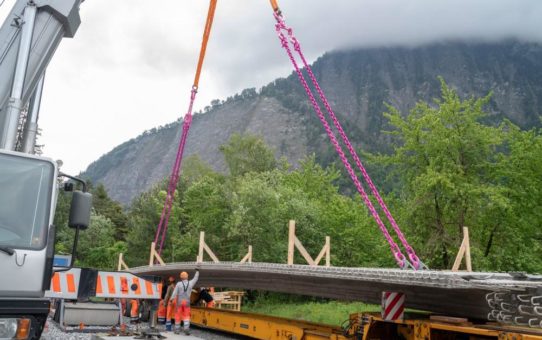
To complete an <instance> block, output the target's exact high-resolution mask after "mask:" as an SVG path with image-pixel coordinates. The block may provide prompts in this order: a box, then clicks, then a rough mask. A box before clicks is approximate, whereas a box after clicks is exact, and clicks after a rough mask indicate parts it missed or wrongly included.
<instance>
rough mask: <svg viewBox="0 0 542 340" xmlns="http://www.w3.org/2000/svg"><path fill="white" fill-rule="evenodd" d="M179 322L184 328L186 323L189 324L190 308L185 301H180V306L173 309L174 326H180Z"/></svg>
mask: <svg viewBox="0 0 542 340" xmlns="http://www.w3.org/2000/svg"><path fill="white" fill-rule="evenodd" d="M181 320H182V321H184V323H185V328H188V327H186V325H187V323H189V322H190V306H189V305H188V302H187V301H186V300H183V301H181V305H180V306H177V308H175V325H180V324H181Z"/></svg>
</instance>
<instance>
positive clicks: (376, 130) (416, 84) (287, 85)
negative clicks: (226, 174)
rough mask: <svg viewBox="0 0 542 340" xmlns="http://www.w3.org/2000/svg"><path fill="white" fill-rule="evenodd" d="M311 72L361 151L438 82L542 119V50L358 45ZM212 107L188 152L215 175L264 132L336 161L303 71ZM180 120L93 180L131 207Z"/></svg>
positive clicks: (168, 151) (152, 179)
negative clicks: (237, 147) (224, 151)
mask: <svg viewBox="0 0 542 340" xmlns="http://www.w3.org/2000/svg"><path fill="white" fill-rule="evenodd" d="M285 62H286V61H285ZM312 67H313V71H314V73H315V75H316V77H317V78H318V80H319V81H320V84H321V86H322V88H323V89H324V92H325V93H326V95H327V96H328V99H329V101H330V103H331V106H332V107H333V108H334V110H335V113H336V114H337V116H338V117H339V119H340V120H341V123H342V125H343V127H344V129H345V130H346V132H347V133H348V135H349V136H350V138H351V139H352V141H353V142H354V144H355V145H356V146H357V147H359V148H363V149H367V150H375V149H383V148H385V141H386V139H385V136H384V135H382V134H381V131H382V130H383V129H385V127H386V121H385V119H384V117H383V116H382V112H384V111H386V106H385V103H388V104H391V105H393V106H395V107H397V108H398V109H400V110H401V111H402V112H403V113H405V114H407V113H408V111H409V109H410V108H412V107H413V106H414V105H415V103H416V102H417V101H420V100H424V101H431V99H432V98H435V97H438V96H439V91H440V84H439V80H438V77H439V76H441V77H443V78H444V80H445V81H446V82H447V83H448V84H449V85H450V86H451V87H453V88H455V89H456V90H457V91H458V93H459V94H460V95H462V96H471V95H474V96H484V95H486V94H487V93H488V92H490V91H491V92H492V93H493V96H492V99H491V102H490V104H489V105H488V107H487V110H488V111H489V112H491V114H492V115H491V119H490V120H493V121H499V120H501V119H502V118H504V117H506V118H508V119H510V120H512V121H513V122H514V123H516V124H518V125H519V126H521V127H523V128H529V127H532V126H539V125H540V122H541V121H540V116H541V115H542V45H539V44H532V43H521V42H517V41H505V42H499V43H465V42H448V43H440V44H430V45H425V46H420V47H387V48H363V49H352V50H344V51H335V52H330V53H326V54H325V55H323V56H322V57H320V58H319V59H318V60H316V61H315V62H314V64H313V66H312ZM205 111H206V112H204V113H198V114H196V115H195V116H194V119H193V123H192V124H193V125H192V128H191V130H190V135H189V137H188V142H187V147H186V150H185V155H186V156H189V155H193V154H197V155H199V156H200V158H201V159H202V160H204V161H205V162H207V163H209V164H210V165H211V166H212V167H213V168H215V169H216V170H219V171H225V170H226V169H225V164H224V159H223V157H222V155H221V154H220V152H219V151H218V147H219V146H220V145H221V144H224V143H225V142H226V141H227V140H228V139H229V136H230V135H231V134H232V133H235V132H238V133H250V134H257V135H261V136H262V137H263V138H264V140H265V141H266V142H267V143H268V144H269V145H271V146H272V147H274V148H275V151H276V155H277V156H279V157H280V156H285V157H286V158H287V159H288V160H289V161H290V162H291V163H293V164H294V165H295V164H297V162H298V160H299V159H300V158H303V156H305V155H307V154H309V153H313V152H314V153H315V154H316V155H317V159H318V160H319V161H320V162H322V163H324V164H327V163H329V162H333V161H336V160H337V156H336V155H335V153H334V152H333V150H332V148H331V146H330V143H329V142H328V140H327V136H326V135H325V132H324V130H323V128H322V127H321V124H320V122H319V120H318V118H317V117H316V115H315V114H314V113H313V112H312V110H311V108H310V103H309V102H308V100H307V99H306V95H305V93H304V90H303V88H302V87H301V86H300V84H299V81H298V79H297V76H296V75H295V74H292V75H290V76H289V77H287V78H280V79H277V80H275V81H273V82H272V83H270V84H268V85H266V86H264V87H262V88H261V89H260V90H259V91H256V90H255V89H246V90H244V91H243V92H242V93H240V94H236V95H235V96H232V97H229V98H228V99H227V100H225V101H219V100H215V101H213V102H212V103H211V106H209V107H208V108H206V110H205ZM180 124H181V122H180V121H177V122H174V123H171V124H169V125H167V126H164V127H160V128H158V129H156V128H155V129H152V130H150V131H147V132H145V133H143V134H142V135H140V136H138V137H137V138H134V139H131V140H129V141H127V142H125V143H123V144H121V145H119V146H117V147H116V148H114V149H113V150H112V151H110V152H109V153H107V154H105V155H103V156H102V157H101V158H100V159H98V160H97V161H95V162H94V163H92V164H91V165H90V166H89V167H88V169H87V170H86V171H85V174H84V175H85V176H86V177H87V178H90V179H91V180H92V181H93V182H94V183H96V182H101V183H103V184H104V185H105V186H106V188H107V189H108V191H109V193H110V195H111V197H112V198H114V199H116V200H118V201H120V202H122V203H124V204H128V203H129V202H130V201H131V199H133V198H134V197H135V196H136V195H137V194H139V193H141V192H143V191H145V190H147V189H148V188H150V187H151V186H152V185H153V184H154V183H156V182H158V181H160V180H161V179H163V178H164V177H165V176H167V175H168V174H169V171H170V169H171V166H172V163H173V161H174V157H175V153H176V149H177V143H178V140H179V137H180Z"/></svg>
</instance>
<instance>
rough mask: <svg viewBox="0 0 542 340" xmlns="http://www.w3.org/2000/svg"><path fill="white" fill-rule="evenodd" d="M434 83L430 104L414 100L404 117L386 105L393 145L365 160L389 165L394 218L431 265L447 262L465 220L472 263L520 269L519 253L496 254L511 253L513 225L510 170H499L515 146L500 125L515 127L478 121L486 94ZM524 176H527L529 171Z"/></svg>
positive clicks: (485, 266) (480, 117) (451, 257)
mask: <svg viewBox="0 0 542 340" xmlns="http://www.w3.org/2000/svg"><path fill="white" fill-rule="evenodd" d="M441 91H442V97H441V99H437V100H435V102H434V105H429V104H426V103H418V104H417V105H416V106H415V107H414V108H413V109H412V110H411V113H410V115H408V116H407V117H403V116H401V115H400V113H399V111H398V110H397V109H395V108H393V107H388V108H389V112H388V113H386V114H385V116H386V117H387V118H388V120H389V122H390V125H391V127H392V128H393V130H392V131H391V132H390V133H391V134H392V135H393V136H394V137H395V143H396V144H395V148H394V152H393V153H392V154H391V155H378V156H376V157H374V158H373V161H375V162H376V163H377V164H380V165H382V166H391V169H392V170H393V171H394V173H395V175H396V178H399V179H400V182H399V185H396V190H395V194H396V195H397V196H398V197H399V198H400V201H401V207H402V209H401V210H402V211H401V214H400V216H401V221H402V224H403V225H406V226H407V230H408V234H410V235H415V237H414V241H415V243H416V245H417V247H415V248H416V249H418V250H421V253H420V254H419V255H420V256H421V257H422V260H425V261H426V262H427V264H429V265H430V266H431V267H437V268H450V266H451V263H452V261H453V257H454V256H455V254H456V252H457V249H458V247H459V244H460V242H461V238H462V233H461V229H462V227H463V226H468V227H469V228H470V234H471V245H472V247H473V254H474V258H473V261H474V264H475V266H477V267H478V269H493V270H495V269H506V270H515V269H520V268H522V265H521V264H520V263H519V261H517V262H516V263H507V264H504V263H503V262H500V261H499V258H500V256H501V254H502V253H503V252H504V253H506V252H508V251H510V252H511V253H512V254H515V253H517V252H516V251H513V248H514V247H517V246H518V244H515V245H512V244H506V243H507V241H510V238H508V240H507V237H509V235H511V234H514V233H516V232H517V231H518V228H517V225H515V223H517V220H516V219H515V218H514V217H513V216H514V215H515V213H514V210H515V207H514V205H515V203H514V199H513V197H512V193H513V192H515V189H514V188H513V187H511V186H510V181H511V180H512V178H514V176H513V174H512V173H510V172H508V173H506V172H504V171H503V169H504V168H506V166H505V163H506V162H511V160H510V159H509V157H512V158H514V156H513V155H514V154H515V153H517V152H518V150H516V151H514V145H515V144H514V143H511V144H510V145H511V146H510V147H511V149H512V151H513V152H512V155H508V154H507V152H506V151H507V145H506V144H507V143H506V138H507V136H506V130H514V129H516V128H515V127H513V126H512V125H511V124H508V125H505V124H502V125H500V126H489V125H486V124H483V123H482V121H483V120H484V118H485V117H486V113H485V112H484V111H483V107H484V105H486V104H487V103H488V101H489V98H490V95H488V96H486V97H484V98H469V99H466V100H462V99H460V98H459V96H458V94H457V93H456V92H455V91H454V90H453V89H450V88H449V87H448V86H447V85H446V83H445V82H444V81H443V80H441ZM516 142H517V140H516ZM516 147H517V145H516ZM517 148H518V149H521V147H517ZM515 157H516V158H517V155H516V156H515ZM512 162H513V161H512ZM508 169H510V167H508ZM516 170H519V169H516ZM522 176H523V175H521V176H520V177H522ZM525 176H526V177H532V171H531V174H530V175H525ZM497 231H498V232H497ZM507 235H508V236H507ZM518 241H519V239H518ZM496 243H498V244H499V245H502V246H503V248H501V249H502V251H500V252H499V253H500V254H496V252H495V253H492V252H491V251H490V250H491V249H492V248H493V247H494V246H493V245H494V244H496ZM484 249H485V250H484ZM501 264H502V265H504V266H503V267H501V266H500V265H501Z"/></svg>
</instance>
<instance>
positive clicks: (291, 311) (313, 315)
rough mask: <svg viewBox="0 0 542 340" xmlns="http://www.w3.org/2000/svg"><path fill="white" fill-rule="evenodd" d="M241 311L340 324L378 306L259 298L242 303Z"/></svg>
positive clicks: (372, 310)
mask: <svg viewBox="0 0 542 340" xmlns="http://www.w3.org/2000/svg"><path fill="white" fill-rule="evenodd" d="M242 311H243V312H248V313H258V314H265V315H272V316H280V317H283V318H288V319H296V320H304V321H311V322H316V323H321V324H328V325H333V326H340V325H341V324H342V323H343V322H344V321H345V320H348V317H349V315H350V314H352V313H358V312H378V311H380V306H377V305H368V304H364V303H361V302H339V301H328V302H315V301H311V302H281V303H278V302H277V301H269V300H266V299H261V300H258V301H256V302H253V303H249V304H247V305H244V306H243V308H242Z"/></svg>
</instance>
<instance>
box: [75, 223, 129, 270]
mask: <svg viewBox="0 0 542 340" xmlns="http://www.w3.org/2000/svg"><path fill="white" fill-rule="evenodd" d="M114 235H115V225H114V224H113V222H111V220H109V219H108V218H107V217H105V216H102V215H95V214H93V215H92V216H91V222H90V226H89V228H88V229H87V230H85V231H81V232H80V236H79V243H78V247H77V261H76V265H77V266H81V267H90V268H98V269H109V270H112V269H115V267H116V264H117V258H118V254H119V253H120V252H125V251H126V245H125V243H124V242H122V241H115V238H114Z"/></svg>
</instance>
